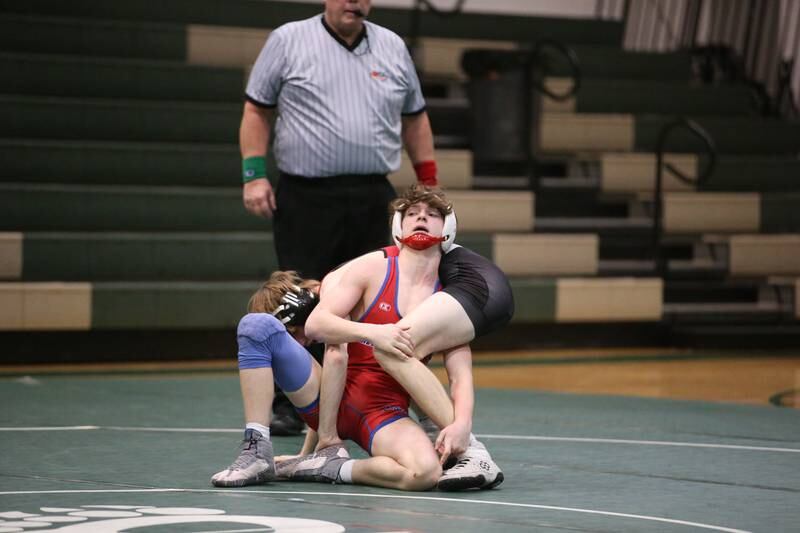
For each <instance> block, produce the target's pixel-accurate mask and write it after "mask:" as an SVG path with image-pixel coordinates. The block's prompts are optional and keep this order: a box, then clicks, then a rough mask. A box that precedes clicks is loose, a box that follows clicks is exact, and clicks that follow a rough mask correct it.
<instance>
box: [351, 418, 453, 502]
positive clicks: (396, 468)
mask: <svg viewBox="0 0 800 533" xmlns="http://www.w3.org/2000/svg"><path fill="white" fill-rule="evenodd" d="M441 473H442V468H441V466H440V465H439V458H438V456H437V455H436V452H435V451H434V450H433V446H432V445H431V442H430V440H428V436H427V435H426V434H425V432H424V431H422V429H421V428H420V427H419V425H417V424H416V423H415V422H414V421H413V420H411V419H410V418H401V419H399V420H396V421H395V422H392V423H391V424H388V425H386V426H384V427H382V428H381V429H379V430H378V431H377V432H376V433H375V436H374V437H373V439H372V457H370V458H369V459H360V460H356V461H354V462H353V471H352V481H353V483H357V484H360V485H373V486H377V487H387V488H391V489H400V490H429V489H432V488H433V487H435V486H436V483H437V481H438V480H439V477H440V476H441Z"/></svg>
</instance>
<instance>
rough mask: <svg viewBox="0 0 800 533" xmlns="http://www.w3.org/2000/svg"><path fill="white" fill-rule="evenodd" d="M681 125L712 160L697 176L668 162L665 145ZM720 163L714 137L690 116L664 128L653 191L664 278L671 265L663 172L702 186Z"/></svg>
mask: <svg viewBox="0 0 800 533" xmlns="http://www.w3.org/2000/svg"><path fill="white" fill-rule="evenodd" d="M678 128H685V129H688V130H689V131H690V132H692V133H693V134H695V135H696V136H697V137H698V138H699V139H700V140H701V141H703V144H704V145H705V149H706V152H707V153H708V160H707V163H706V165H705V168H704V169H703V170H702V172H699V173H698V176H697V177H696V178H691V177H689V176H687V175H686V174H684V173H683V172H681V171H680V169H678V168H677V167H675V166H674V165H672V164H671V163H665V162H664V148H665V145H666V143H667V140H668V138H669V135H670V133H672V132H673V131H675V130H676V129H678ZM716 164H717V150H716V148H715V146H714V140H713V139H712V138H711V136H710V135H709V134H708V132H707V131H706V130H704V129H703V128H702V127H701V126H700V125H699V124H698V123H697V122H694V121H693V120H689V119H686V118H683V117H681V118H678V119H676V120H674V121H672V122H670V123H668V124H665V125H664V127H662V128H661V131H660V132H659V134H658V140H657V142H656V183H655V188H654V191H653V235H652V246H653V258H654V260H655V268H656V273H657V274H658V275H659V276H661V277H662V278H663V277H664V276H665V275H666V273H667V264H666V261H665V258H664V253H663V251H662V250H661V241H662V239H663V233H664V231H663V222H662V220H661V218H662V215H661V213H662V210H663V209H662V202H663V191H662V188H663V171H664V169H666V170H668V171H669V172H670V173H671V174H672V175H673V176H675V177H676V178H678V179H679V180H681V181H682V182H684V183H686V184H687V185H699V184H702V183H705V182H706V181H708V179H709V178H710V177H711V174H712V173H713V172H714V167H715V166H716Z"/></svg>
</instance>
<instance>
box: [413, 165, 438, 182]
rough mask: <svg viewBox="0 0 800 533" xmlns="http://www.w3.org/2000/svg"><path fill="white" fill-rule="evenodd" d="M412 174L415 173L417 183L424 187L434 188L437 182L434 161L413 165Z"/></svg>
mask: <svg viewBox="0 0 800 533" xmlns="http://www.w3.org/2000/svg"><path fill="white" fill-rule="evenodd" d="M414 172H416V173H417V181H418V182H420V184H422V185H425V186H426V187H436V186H437V185H439V180H437V179H436V161H433V160H430V161H421V162H419V163H417V164H416V165H414Z"/></svg>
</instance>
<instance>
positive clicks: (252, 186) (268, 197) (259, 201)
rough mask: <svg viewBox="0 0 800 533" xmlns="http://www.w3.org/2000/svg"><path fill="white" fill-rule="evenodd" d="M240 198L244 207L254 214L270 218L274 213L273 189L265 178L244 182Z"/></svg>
mask: <svg viewBox="0 0 800 533" xmlns="http://www.w3.org/2000/svg"><path fill="white" fill-rule="evenodd" d="M242 199H243V201H244V208H245V209H247V210H248V211H250V213H252V214H254V215H256V216H259V217H264V218H272V215H273V214H274V213H275V207H276V206H275V191H274V190H272V185H270V184H269V181H268V180H267V178H263V179H257V180H253V181H250V182H247V183H245V184H244V188H243V189H242Z"/></svg>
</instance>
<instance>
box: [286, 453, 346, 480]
mask: <svg viewBox="0 0 800 533" xmlns="http://www.w3.org/2000/svg"><path fill="white" fill-rule="evenodd" d="M349 460H350V454H349V453H347V448H345V447H344V446H343V445H341V444H338V445H335V446H328V447H327V448H323V449H321V450H320V451H318V452H314V453H311V454H308V455H303V456H301V457H296V458H295V459H289V460H288V461H281V462H280V463H278V465H277V471H276V474H277V476H278V478H280V479H287V480H289V481H317V482H321V483H336V480H337V478H338V477H339V469H341V468H342V465H343V464H345V463H346V462H347V461H349Z"/></svg>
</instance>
